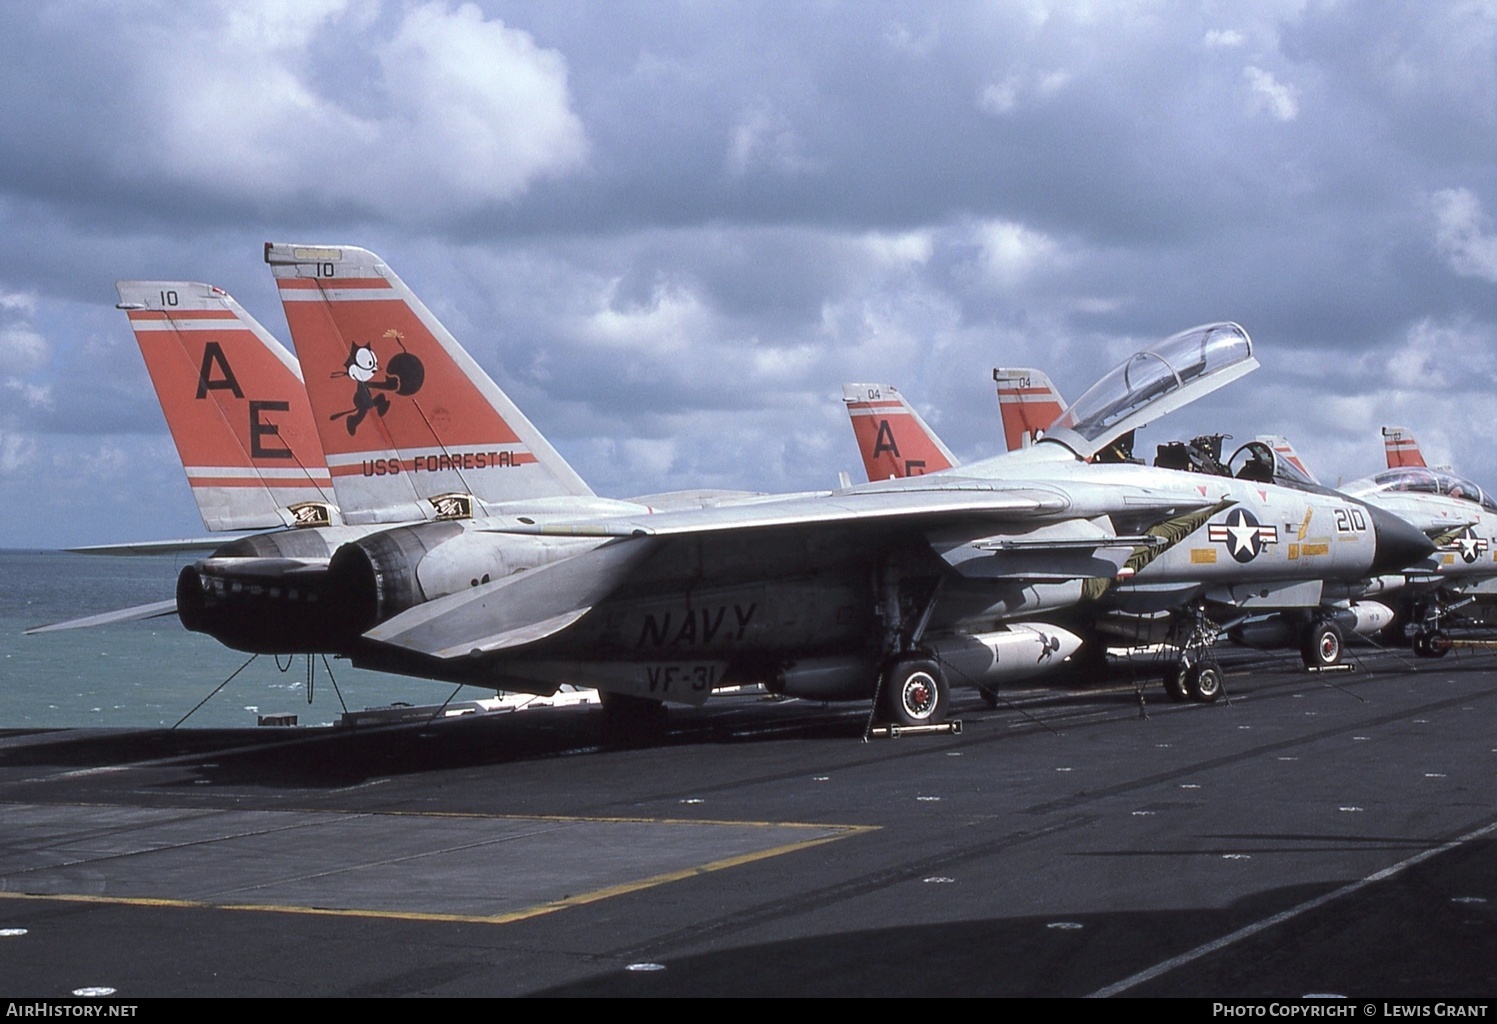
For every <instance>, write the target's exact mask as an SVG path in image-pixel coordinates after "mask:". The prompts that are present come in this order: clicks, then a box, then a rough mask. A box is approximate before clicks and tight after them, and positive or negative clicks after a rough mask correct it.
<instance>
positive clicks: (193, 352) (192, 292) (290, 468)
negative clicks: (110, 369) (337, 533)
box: [115, 281, 340, 530]
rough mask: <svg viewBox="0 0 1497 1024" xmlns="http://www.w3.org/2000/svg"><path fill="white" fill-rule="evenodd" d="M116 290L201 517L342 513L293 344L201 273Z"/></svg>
mask: <svg viewBox="0 0 1497 1024" xmlns="http://www.w3.org/2000/svg"><path fill="white" fill-rule="evenodd" d="M115 288H116V289H117V290H118V292H119V296H120V301H119V308H120V309H123V310H124V311H125V314H126V315H127V316H128V317H129V318H130V326H131V328H132V329H133V330H134V332H135V340H136V341H137V342H138V343H139V345H140V353H141V355H142V356H144V357H145V361H146V369H147V370H149V371H150V374H151V383H152V384H154V385H155V387H156V396H157V398H159V399H160V400H161V411H162V412H163V413H165V414H166V422H167V426H168V427H169V428H170V429H171V434H172V440H173V441H175V442H176V445H177V454H179V455H180V456H181V457H182V468H183V469H185V470H186V471H187V481H188V483H189V484H190V485H191V486H192V495H193V497H194V498H195V499H196V500H197V503H198V510H199V511H200V512H201V513H202V516H203V523H204V525H206V526H207V527H208V529H210V530H253V529H264V528H267V527H275V526H328V525H332V524H333V523H335V522H338V521H340V520H339V516H338V512H337V509H336V508H335V507H334V505H333V504H332V500H331V499H332V494H331V490H332V481H331V480H330V478H329V475H328V469H327V463H326V461H325V460H324V459H323V456H322V448H321V447H320V446H319V444H318V442H317V430H316V428H315V427H314V426H313V423H312V410H311V406H310V405H309V404H308V402H307V393H306V390H305V389H304V388H303V387H302V380H301V372H300V370H299V369H298V367H297V364H296V360H295V359H294V358H292V356H291V353H290V352H288V351H286V349H285V347H284V346H282V345H281V343H280V342H278V341H276V340H275V338H274V337H272V336H271V335H270V333H269V332H267V331H266V330H265V328H263V327H261V326H260V324H259V323H258V322H257V321H256V320H255V319H254V318H253V317H252V316H250V315H249V314H248V313H246V312H245V311H244V309H243V307H241V306H240V305H239V303H237V302H235V301H234V300H233V299H232V298H231V297H230V296H229V295H228V293H226V292H225V291H224V290H223V289H221V288H215V287H213V286H212V285H208V284H202V283H199V282H195V281H120V282H117V283H116V285H115Z"/></svg>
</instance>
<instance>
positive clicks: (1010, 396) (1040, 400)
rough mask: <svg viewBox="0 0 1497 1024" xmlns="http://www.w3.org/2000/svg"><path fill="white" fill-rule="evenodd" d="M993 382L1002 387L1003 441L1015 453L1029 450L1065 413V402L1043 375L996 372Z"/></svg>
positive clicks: (999, 412)
mask: <svg viewBox="0 0 1497 1024" xmlns="http://www.w3.org/2000/svg"><path fill="white" fill-rule="evenodd" d="M993 380H994V382H995V383H996V384H997V385H998V414H999V415H1000V416H1001V417H1003V440H1004V443H1005V444H1007V445H1008V450H1009V451H1011V452H1013V451H1018V450H1019V449H1020V448H1028V447H1029V446H1030V445H1031V444H1033V443H1034V442H1035V441H1036V440H1037V439H1038V438H1039V436H1040V435H1041V434H1043V433H1044V431H1045V429H1046V428H1047V427H1049V426H1050V424H1052V423H1054V422H1055V421H1056V420H1057V419H1059V418H1060V414H1061V413H1063V412H1065V409H1066V403H1065V401H1064V400H1062V399H1061V397H1060V392H1059V391H1057V390H1056V389H1055V385H1054V384H1052V383H1051V382H1050V378H1049V377H1048V376H1046V375H1045V374H1044V372H1043V371H1040V370H1032V369H1025V368H1018V369H1011V370H1005V369H995V370H994V371H993Z"/></svg>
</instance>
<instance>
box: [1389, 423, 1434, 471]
mask: <svg viewBox="0 0 1497 1024" xmlns="http://www.w3.org/2000/svg"><path fill="white" fill-rule="evenodd" d="M1383 452H1384V454H1386V455H1387V457H1388V468H1389V469H1402V468H1403V467H1404V466H1419V467H1423V466H1424V453H1423V452H1421V451H1420V450H1419V442H1418V441H1416V440H1414V435H1413V434H1410V433H1409V430H1408V428H1407V427H1384V428H1383Z"/></svg>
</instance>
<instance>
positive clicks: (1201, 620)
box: [1164, 607, 1226, 704]
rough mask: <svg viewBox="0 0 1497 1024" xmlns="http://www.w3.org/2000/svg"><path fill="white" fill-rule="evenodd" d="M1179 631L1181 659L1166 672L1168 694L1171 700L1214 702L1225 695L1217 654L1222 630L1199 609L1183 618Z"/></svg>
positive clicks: (1193, 610) (1187, 613) (1165, 687)
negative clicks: (1217, 644)
mask: <svg viewBox="0 0 1497 1024" xmlns="http://www.w3.org/2000/svg"><path fill="white" fill-rule="evenodd" d="M1176 630H1177V635H1178V636H1179V644H1178V649H1179V651H1180V658H1179V660H1178V661H1176V662H1174V663H1173V664H1171V665H1170V666H1169V667H1168V668H1166V669H1165V672H1164V692H1165V694H1166V695H1168V697H1169V699H1170V700H1172V701H1185V700H1192V701H1195V702H1197V703H1199V704H1212V703H1215V702H1216V701H1217V700H1219V699H1220V698H1221V696H1222V694H1224V693H1225V692H1226V687H1225V685H1224V679H1225V677H1224V676H1223V675H1222V670H1221V666H1220V665H1218V664H1217V662H1216V653H1215V651H1214V647H1215V645H1216V639H1217V637H1218V636H1220V635H1221V627H1220V626H1218V625H1217V624H1216V623H1215V622H1212V621H1211V619H1210V617H1209V616H1207V614H1206V612H1205V610H1204V609H1202V608H1199V607H1197V608H1193V609H1191V610H1190V611H1188V612H1186V613H1184V614H1183V615H1182V616H1181V619H1180V622H1179V624H1178V625H1177V627H1176Z"/></svg>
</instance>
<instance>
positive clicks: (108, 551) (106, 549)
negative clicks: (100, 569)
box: [63, 533, 254, 555]
mask: <svg viewBox="0 0 1497 1024" xmlns="http://www.w3.org/2000/svg"><path fill="white" fill-rule="evenodd" d="M253 536H254V534H250V533H225V534H220V535H219V536H217V537H183V538H182V539H180V540H141V541H131V542H129V543H126V544H89V545H86V546H84V547H81V548H64V549H63V550H64V551H67V552H70V553H71V554H75V555H194V554H209V553H211V552H213V551H216V550H217V549H218V548H221V547H223V546H224V545H225V544H228V543H230V542H231V541H236V540H242V539H243V538H245V537H253Z"/></svg>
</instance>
